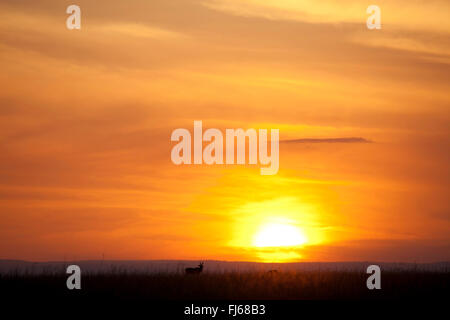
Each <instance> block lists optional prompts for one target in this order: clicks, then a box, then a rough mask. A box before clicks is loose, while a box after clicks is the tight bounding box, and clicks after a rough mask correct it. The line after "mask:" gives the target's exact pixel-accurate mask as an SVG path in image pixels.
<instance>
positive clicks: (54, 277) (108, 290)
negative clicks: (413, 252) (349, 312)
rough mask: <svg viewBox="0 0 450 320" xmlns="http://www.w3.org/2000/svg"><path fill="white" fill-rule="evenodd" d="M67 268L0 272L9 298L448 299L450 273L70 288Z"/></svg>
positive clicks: (95, 276)
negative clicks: (373, 284) (377, 283)
mask: <svg viewBox="0 0 450 320" xmlns="http://www.w3.org/2000/svg"><path fill="white" fill-rule="evenodd" d="M68 276H69V275H66V274H65V273H63V272H59V273H58V272H55V273H50V274H40V275H38V274H30V273H28V274H27V273H8V274H3V275H0V290H1V294H2V297H7V298H8V299H13V300H14V299H19V300H23V299H27V298H29V299H34V300H36V299H43V300H47V301H53V300H60V299H80V300H90V301H97V300H108V301H110V300H115V299H118V300H129V299H138V300H141V299H144V300H147V299H149V300H196V299H198V300H248V299H250V300H324V299H326V300H329V299H331V300H367V299H421V300H423V299H434V300H436V299H437V300H441V299H442V300H443V299H446V300H448V297H449V290H450V273H448V272H430V271H414V270H410V271H385V272H383V273H382V277H381V288H382V289H381V290H368V289H367V287H366V279H367V277H368V276H369V275H367V274H366V273H364V272H356V271H287V272H283V271H281V272H280V271H277V272H267V271H261V272H225V273H202V274H198V275H196V276H192V275H185V274H177V273H145V272H130V271H126V270H112V271H110V272H107V273H85V274H82V280H81V290H68V289H67V287H66V279H67V277H68Z"/></svg>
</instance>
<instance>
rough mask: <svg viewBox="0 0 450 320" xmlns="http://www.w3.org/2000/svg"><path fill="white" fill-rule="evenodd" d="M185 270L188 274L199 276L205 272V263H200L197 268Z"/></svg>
mask: <svg viewBox="0 0 450 320" xmlns="http://www.w3.org/2000/svg"><path fill="white" fill-rule="evenodd" d="M184 270H185V271H186V274H199V273H201V272H202V271H203V262H200V264H199V265H198V267H197V268H186V269H184Z"/></svg>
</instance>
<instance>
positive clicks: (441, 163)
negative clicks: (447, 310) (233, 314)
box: [0, 0, 450, 262]
mask: <svg viewBox="0 0 450 320" xmlns="http://www.w3.org/2000/svg"><path fill="white" fill-rule="evenodd" d="M71 4H72V2H70V1H65V0H64V1H44V0H33V1H31V0H30V1H25V0H21V1H18V0H7V1H5V0H1V1H0V70H1V72H0V258H2V259H22V260H35V261H46V260H63V259H102V257H105V258H106V259H194V260H200V259H201V260H207V259H214V260H240V261H264V262H269V261H282V262H283V261H367V260H373V261H408V262H432V261H443V260H450V201H449V195H450V171H449V155H450V151H449V150H450V148H449V147H450V126H449V124H450V112H449V110H450V95H449V92H450V80H449V79H450V78H449V75H450V20H449V19H448V12H449V11H450V3H449V2H448V1H444V0H442V1H433V0H431V1H419V0H414V1H411V0H408V1H406V0H398V1H381V0H380V1H378V2H377V3H376V4H377V5H378V6H379V7H380V9H381V22H382V28H381V29H380V30H368V29H367V27H366V19H367V17H368V14H367V13H366V8H367V6H368V5H369V4H372V3H365V2H364V1H350V0H344V1H343V0H339V1H338V0H327V1H320V2H319V1H312V0H304V1H301V0H298V1H294V0H273V1H272V0H267V1H256V0H228V1H227V0H212V1H208V0H203V1H202V0H171V1H166V0H151V1H144V0H133V1H118V0H108V1H106V0H98V1H83V0H79V1H77V2H76V4H77V5H79V6H80V8H81V30H68V29H67V28H66V19H67V17H68V16H69V15H68V14H66V8H67V6H68V5H71ZM194 120H201V121H202V122H203V126H204V128H219V129H220V130H225V129H226V128H244V129H248V128H255V129H260V128H261V129H279V131H280V140H281V141H280V151H279V154H280V167H279V171H278V173H277V174H276V175H271V176H263V175H261V174H260V170H259V166H254V165H212V166H208V165H180V166H176V165H174V164H173V163H172V161H171V159H170V154H171V149H172V147H173V146H174V143H172V142H171V140H170V137H171V133H172V131H173V130H175V129H177V128H187V129H188V130H190V131H192V130H193V122H194ZM355 137H356V138H361V139H347V138H355ZM267 226H269V229H270V228H272V229H271V230H273V229H274V228H273V227H274V226H275V227H276V226H281V229H279V230H281V232H280V231H279V232H278V234H275V235H278V236H279V235H280V233H281V234H282V233H283V230H285V231H287V232H286V233H289V230H291V229H295V230H296V231H295V232H297V236H300V237H301V239H302V241H301V244H298V245H290V246H271V245H270V243H271V241H272V243H273V242H274V240H275V239H272V238H273V237H274V234H270V232H269V234H268V235H267V234H266V233H265V232H266V231H267ZM265 228H266V229H265ZM283 228H284V229H283ZM261 236H263V237H264V236H266V238H265V240H267V241H268V243H269V246H259V245H258V244H257V242H255V239H257V238H258V237H261ZM271 237H272V238H271Z"/></svg>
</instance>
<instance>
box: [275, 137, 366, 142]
mask: <svg viewBox="0 0 450 320" xmlns="http://www.w3.org/2000/svg"><path fill="white" fill-rule="evenodd" d="M280 142H281V143H372V142H373V141H371V140H368V139H365V138H359V137H350V138H322V139H291V140H281V141H280Z"/></svg>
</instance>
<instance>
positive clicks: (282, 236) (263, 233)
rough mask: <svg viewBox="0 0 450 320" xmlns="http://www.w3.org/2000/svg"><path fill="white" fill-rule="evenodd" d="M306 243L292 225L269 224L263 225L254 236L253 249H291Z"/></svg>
mask: <svg viewBox="0 0 450 320" xmlns="http://www.w3.org/2000/svg"><path fill="white" fill-rule="evenodd" d="M306 242H307V239H306V237H305V235H304V234H303V232H302V231H301V230H300V229H299V228H297V227H295V226H292V225H288V224H277V223H271V224H267V225H264V226H263V227H262V228H261V230H260V231H259V232H258V233H257V234H256V235H255V237H254V239H253V245H254V246H255V247H292V246H298V245H302V244H304V243H306Z"/></svg>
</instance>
